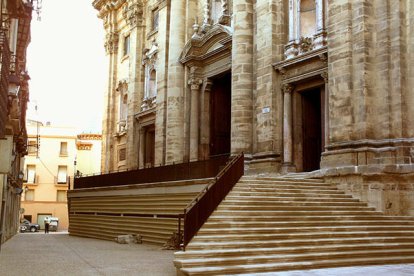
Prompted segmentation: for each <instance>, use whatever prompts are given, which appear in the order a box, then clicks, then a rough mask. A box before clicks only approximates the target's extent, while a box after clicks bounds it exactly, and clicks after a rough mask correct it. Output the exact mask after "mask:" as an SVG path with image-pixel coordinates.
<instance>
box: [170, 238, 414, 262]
mask: <svg viewBox="0 0 414 276" xmlns="http://www.w3.org/2000/svg"><path fill="white" fill-rule="evenodd" d="M373 249H414V243H392V242H391V243H365V244H364V243H361V244H349V245H348V244H339V245H337V244H328V245H319V246H318V247H315V246H300V247H277V248H266V247H265V248H243V249H241V248H235V249H208V250H188V251H185V252H184V251H178V252H175V253H174V257H175V260H178V261H180V260H183V259H193V258H216V257H227V256H230V257H233V256H253V257H254V256H260V255H269V254H303V253H313V252H320V253H322V252H345V251H356V250H373Z"/></svg>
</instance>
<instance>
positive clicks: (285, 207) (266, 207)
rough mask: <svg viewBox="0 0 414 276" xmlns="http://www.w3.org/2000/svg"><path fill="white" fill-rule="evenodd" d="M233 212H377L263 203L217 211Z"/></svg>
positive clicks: (364, 207)
mask: <svg viewBox="0 0 414 276" xmlns="http://www.w3.org/2000/svg"><path fill="white" fill-rule="evenodd" d="M220 210H222V211H226V210H227V211H232V210H250V211H257V210H261V211H272V210H275V211H303V212H314V211H375V208H373V207H367V206H335V205H332V206H318V205H315V204H314V205H311V206H308V205H302V206H289V205H287V204H273V205H272V204H262V203H257V204H253V203H250V204H248V203H240V204H226V202H223V203H222V204H220V206H219V207H218V208H217V211H220Z"/></svg>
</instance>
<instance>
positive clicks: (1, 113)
mask: <svg viewBox="0 0 414 276" xmlns="http://www.w3.org/2000/svg"><path fill="white" fill-rule="evenodd" d="M10 56H11V54H10V49H9V40H8V38H7V36H6V33H5V30H4V29H0V67H1V68H0V138H3V137H4V135H5V134H6V133H5V131H6V123H7V116H8V93H9V75H10Z"/></svg>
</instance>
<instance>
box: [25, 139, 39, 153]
mask: <svg viewBox="0 0 414 276" xmlns="http://www.w3.org/2000/svg"><path fill="white" fill-rule="evenodd" d="M27 150H28V154H29V155H35V154H36V152H37V144H36V140H29V141H28V144H27Z"/></svg>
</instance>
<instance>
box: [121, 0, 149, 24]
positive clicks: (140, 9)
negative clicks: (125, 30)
mask: <svg viewBox="0 0 414 276" xmlns="http://www.w3.org/2000/svg"><path fill="white" fill-rule="evenodd" d="M143 15H144V5H143V4H142V3H141V1H138V3H134V4H130V3H126V4H125V6H124V7H123V10H122V16H123V17H124V19H125V21H126V22H127V23H128V25H129V26H130V27H131V28H135V27H137V26H142V23H143V21H144V19H143V18H144V16H143Z"/></svg>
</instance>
